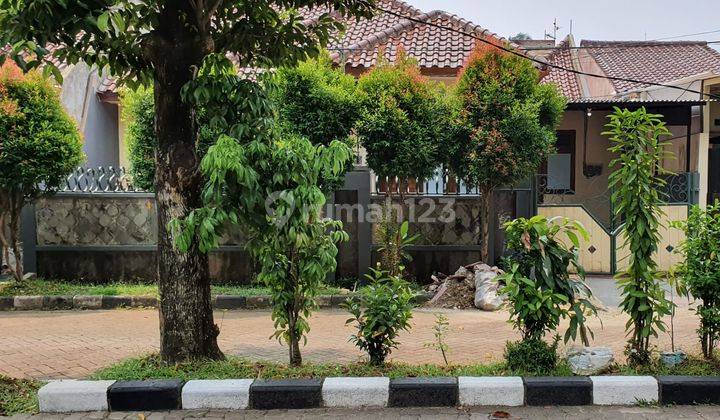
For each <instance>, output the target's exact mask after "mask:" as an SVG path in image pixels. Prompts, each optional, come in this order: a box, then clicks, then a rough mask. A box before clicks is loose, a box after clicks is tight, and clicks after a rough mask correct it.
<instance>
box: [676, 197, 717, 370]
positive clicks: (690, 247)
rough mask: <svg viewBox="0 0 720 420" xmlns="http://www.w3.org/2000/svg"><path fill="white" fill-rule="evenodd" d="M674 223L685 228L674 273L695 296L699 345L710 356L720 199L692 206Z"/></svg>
mask: <svg viewBox="0 0 720 420" xmlns="http://www.w3.org/2000/svg"><path fill="white" fill-rule="evenodd" d="M674 226H675V227H679V228H681V229H683V230H684V232H685V241H684V242H683V243H682V245H681V246H680V252H681V253H682V254H683V256H684V261H683V262H682V263H681V264H680V266H679V267H678V270H677V274H678V275H679V276H680V277H681V279H682V283H683V286H685V288H686V291H687V292H689V294H690V295H691V296H693V297H694V298H695V299H699V301H698V303H697V306H696V307H695V313H697V315H698V316H699V317H700V328H698V335H699V336H700V345H701V347H702V352H703V355H704V356H705V357H706V358H712V357H714V350H715V346H716V344H717V341H718V339H720V201H716V202H715V203H714V204H713V205H712V206H709V207H708V208H706V209H701V208H700V207H698V206H693V207H692V209H690V214H689V215H688V218H687V220H686V221H684V222H676V223H674Z"/></svg>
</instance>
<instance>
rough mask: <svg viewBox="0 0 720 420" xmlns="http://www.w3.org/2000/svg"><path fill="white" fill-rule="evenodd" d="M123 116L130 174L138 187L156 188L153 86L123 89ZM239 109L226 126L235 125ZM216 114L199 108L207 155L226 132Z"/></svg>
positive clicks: (201, 150) (201, 152) (200, 147)
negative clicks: (216, 121) (215, 120)
mask: <svg viewBox="0 0 720 420" xmlns="http://www.w3.org/2000/svg"><path fill="white" fill-rule="evenodd" d="M120 103H121V104H122V117H123V119H124V120H125V121H126V123H127V145H128V152H129V160H130V175H131V176H132V182H133V185H134V187H136V188H138V189H142V190H145V191H153V190H154V185H153V181H154V179H155V149H156V148H157V138H156V136H155V99H154V95H153V90H152V88H146V87H144V86H139V87H137V89H135V90H132V89H124V90H123V91H122V92H121V98H120ZM238 117H239V116H238V114H237V113H226V114H225V116H224V119H225V123H224V125H223V126H224V127H228V126H232V125H234V124H235V123H236V122H237V120H238ZM211 119H212V116H211V115H210V113H209V112H207V111H205V110H204V109H198V110H196V120H197V125H198V131H197V136H198V139H197V153H198V156H199V158H202V157H203V156H205V153H206V152H207V150H208V148H209V147H210V146H211V145H213V144H214V143H215V141H216V140H217V139H218V137H219V136H220V135H221V134H223V128H221V127H219V126H217V125H212V124H211Z"/></svg>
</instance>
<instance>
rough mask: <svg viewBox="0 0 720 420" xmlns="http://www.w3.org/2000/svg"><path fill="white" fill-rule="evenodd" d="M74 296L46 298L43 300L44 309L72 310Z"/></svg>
mask: <svg viewBox="0 0 720 420" xmlns="http://www.w3.org/2000/svg"><path fill="white" fill-rule="evenodd" d="M72 308H73V297H72V296H45V297H44V298H43V309H72Z"/></svg>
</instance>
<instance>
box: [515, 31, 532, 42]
mask: <svg viewBox="0 0 720 420" xmlns="http://www.w3.org/2000/svg"><path fill="white" fill-rule="evenodd" d="M530 40H532V37H531V36H530V35H529V34H526V33H525V32H518V33H517V34H516V35H515V36H511V37H510V41H530Z"/></svg>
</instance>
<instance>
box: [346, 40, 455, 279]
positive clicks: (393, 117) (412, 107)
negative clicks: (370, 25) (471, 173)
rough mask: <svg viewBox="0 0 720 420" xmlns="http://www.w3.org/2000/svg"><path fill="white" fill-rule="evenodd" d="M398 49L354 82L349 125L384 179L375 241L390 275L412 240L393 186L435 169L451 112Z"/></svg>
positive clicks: (397, 268)
mask: <svg viewBox="0 0 720 420" xmlns="http://www.w3.org/2000/svg"><path fill="white" fill-rule="evenodd" d="M398 50H399V51H398V58H397V60H396V62H395V64H390V63H389V62H387V61H384V60H382V59H381V58H379V59H378V64H377V66H376V67H375V68H374V69H373V70H371V71H370V72H369V73H367V74H365V75H363V76H362V77H361V78H360V80H359V81H358V87H357V94H358V97H359V99H358V100H359V103H360V117H359V119H358V121H357V123H356V126H355V128H356V132H357V135H358V137H359V138H360V140H361V142H362V144H363V146H364V147H365V150H366V151H367V162H368V166H370V167H371V168H372V169H373V171H375V173H376V174H377V175H379V176H380V177H381V178H384V181H386V182H385V183H386V185H385V188H386V190H385V191H386V193H387V196H386V199H385V203H384V206H383V213H382V219H381V223H380V228H379V230H378V234H379V237H378V240H379V243H380V244H381V245H382V246H381V248H380V249H379V252H380V255H381V262H382V264H381V265H382V269H383V270H385V271H387V272H389V273H390V275H391V276H400V275H401V272H402V269H403V267H402V256H403V254H404V252H403V248H404V247H406V246H407V245H410V244H411V243H412V242H414V240H415V239H417V237H415V236H409V235H408V232H407V226H408V225H407V224H406V223H404V224H400V223H399V219H400V218H401V216H402V215H401V214H400V212H399V211H398V210H397V209H395V206H394V205H393V202H392V195H393V194H394V192H395V191H394V190H395V189H397V190H399V191H400V194H401V195H402V194H403V190H404V189H405V187H404V186H403V185H408V184H409V183H410V182H413V181H415V180H417V181H418V182H422V180H423V179H427V178H430V177H432V176H433V175H434V174H435V171H436V170H437V168H438V166H440V164H441V162H442V159H441V150H442V148H441V146H442V144H443V143H444V139H445V138H446V133H447V129H446V128H447V126H448V125H449V121H450V115H451V107H450V106H449V103H448V102H447V101H446V100H445V99H446V95H444V91H443V90H442V88H441V86H440V85H439V84H437V83H433V82H431V81H429V80H428V79H426V78H425V77H423V76H422V75H421V74H420V69H419V67H418V66H417V63H416V62H415V61H414V60H412V59H410V58H408V57H406V56H405V53H404V52H403V50H402V48H399V49H398ZM379 57H382V54H379ZM395 179H397V184H396V183H395ZM382 182H383V181H381V183H382ZM408 189H409V188H408ZM403 239H407V240H408V241H407V242H405V243H403V242H402V241H401V240H403ZM404 255H405V256H407V257H409V254H404Z"/></svg>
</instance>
